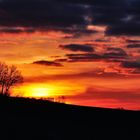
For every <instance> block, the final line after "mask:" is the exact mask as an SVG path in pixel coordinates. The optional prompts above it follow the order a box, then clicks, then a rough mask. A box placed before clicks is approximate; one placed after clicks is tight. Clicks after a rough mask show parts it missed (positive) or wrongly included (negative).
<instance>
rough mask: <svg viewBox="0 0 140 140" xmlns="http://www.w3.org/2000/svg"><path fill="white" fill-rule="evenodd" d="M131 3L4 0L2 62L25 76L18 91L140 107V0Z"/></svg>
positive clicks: (81, 102) (0, 9)
mask: <svg viewBox="0 0 140 140" xmlns="http://www.w3.org/2000/svg"><path fill="white" fill-rule="evenodd" d="M125 2H126V1H124V0H118V1H114V3H112V2H111V1H110V0H107V3H104V2H98V1H93V2H89V3H88V2H86V1H81V3H79V2H78V1H77V2H76V1H73V0H68V2H66V1H63V0H61V4H60V3H59V2H58V0H53V1H50V0H48V1H39V0H36V1H34V2H33V1H32V0H28V1H27V0H24V1H23V0H21V1H16V2H15V0H7V1H6V0H3V1H1V0H0V61H1V62H5V63H7V64H9V65H12V64H14V65H16V66H17V67H18V69H19V70H20V71H21V72H22V75H23V76H24V83H23V84H21V85H17V86H15V87H13V88H12V89H11V93H12V95H13V96H24V97H35V98H45V97H57V96H61V95H64V96H65V97H66V102H67V103H72V104H79V105H85V106H99V107H114V108H121V107H123V108H126V109H140V103H139V100H140V92H139V91H140V87H139V83H140V37H139V35H140V34H139V30H138V29H139V28H137V27H139V25H138V23H140V22H137V21H138V18H136V17H137V16H136V15H137V14H136V13H135V12H136V11H135V10H134V9H136V8H137V7H136V5H137V0H136V1H135V2H134V3H133V2H132V1H129V0H128V2H130V3H132V4H133V5H132V6H131V7H129V4H128V3H125ZM21 5H22V6H21ZM130 5H131V4H130ZM31 7H32V8H31ZM133 7H134V9H131V8H133ZM25 9H26V10H25ZM125 10H126V11H125ZM129 10H130V11H131V12H132V13H131V12H130V13H127V11H129ZM133 10H134V11H133Z"/></svg>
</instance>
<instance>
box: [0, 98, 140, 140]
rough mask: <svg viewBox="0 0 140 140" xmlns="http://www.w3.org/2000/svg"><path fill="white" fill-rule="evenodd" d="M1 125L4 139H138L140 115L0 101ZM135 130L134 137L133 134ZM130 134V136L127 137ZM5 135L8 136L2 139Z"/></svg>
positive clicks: (47, 103)
mask: <svg viewBox="0 0 140 140" xmlns="http://www.w3.org/2000/svg"><path fill="white" fill-rule="evenodd" d="M0 114H1V115H0V124H1V127H2V128H3V133H2V131H1V134H3V135H4V136H5V137H6V138H7V137H9V136H10V138H11V137H12V136H13V138H14V139H15V136H16V137H17V138H18V139H19V138H20V139H24V140H25V139H28V138H30V139H34V138H37V137H39V139H44V138H45V139H48V140H49V139H50V140H53V139H57V140H59V139H61V140H63V139H65V140H69V139H71V140H72V139H87V140H88V139H92V138H95V137H96V139H102V138H104V139H109V138H110V139H113V137H111V135H109V134H108V132H109V133H113V134H114V135H115V137H118V139H120V137H121V135H123V136H122V138H123V139H126V138H130V136H131V137H133V138H134V137H136V138H137V137H139V130H140V111H131V110H119V109H107V108H97V107H84V106H76V105H66V104H63V103H54V102H51V101H44V100H36V99H27V98H16V97H0ZM134 129H136V130H135V134H133V133H132V130H134ZM129 131H130V133H129ZM4 132H6V133H7V132H8V133H9V135H7V134H6V135H5V133H4Z"/></svg>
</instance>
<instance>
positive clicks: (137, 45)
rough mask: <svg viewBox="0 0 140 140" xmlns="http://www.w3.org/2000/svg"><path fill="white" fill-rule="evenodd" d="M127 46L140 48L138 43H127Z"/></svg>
mask: <svg viewBox="0 0 140 140" xmlns="http://www.w3.org/2000/svg"><path fill="white" fill-rule="evenodd" d="M127 48H130V49H131V48H140V44H129V45H127Z"/></svg>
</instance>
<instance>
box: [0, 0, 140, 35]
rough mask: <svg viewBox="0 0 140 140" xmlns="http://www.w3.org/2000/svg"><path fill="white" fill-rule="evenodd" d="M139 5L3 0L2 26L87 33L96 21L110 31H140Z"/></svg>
mask: <svg viewBox="0 0 140 140" xmlns="http://www.w3.org/2000/svg"><path fill="white" fill-rule="evenodd" d="M139 7H140V1H139V0H104V1H101V0H67V1H65V0H3V1H0V26H8V27H34V28H35V29H37V30H43V31H46V30H61V31H64V32H65V31H66V30H67V31H68V30H69V32H70V30H71V29H73V32H74V30H75V29H77V28H79V27H81V28H82V29H83V31H85V33H86V31H87V32H88V30H86V25H88V24H93V25H104V26H107V30H106V34H107V35H140V28H139V27H140V9H139ZM65 29H66V30H65ZM71 31H72V30H71ZM79 32H80V31H79ZM88 33H89V32H88Z"/></svg>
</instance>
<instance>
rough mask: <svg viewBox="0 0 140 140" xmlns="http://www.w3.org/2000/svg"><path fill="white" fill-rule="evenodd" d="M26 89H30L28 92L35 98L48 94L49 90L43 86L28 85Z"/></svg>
mask: <svg viewBox="0 0 140 140" xmlns="http://www.w3.org/2000/svg"><path fill="white" fill-rule="evenodd" d="M28 91H30V94H31V95H32V96H34V97H36V98H41V97H47V96H49V90H48V89H47V88H44V87H30V88H29V89H28Z"/></svg>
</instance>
